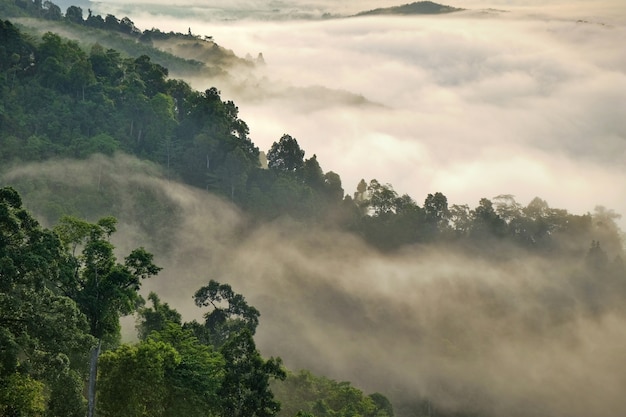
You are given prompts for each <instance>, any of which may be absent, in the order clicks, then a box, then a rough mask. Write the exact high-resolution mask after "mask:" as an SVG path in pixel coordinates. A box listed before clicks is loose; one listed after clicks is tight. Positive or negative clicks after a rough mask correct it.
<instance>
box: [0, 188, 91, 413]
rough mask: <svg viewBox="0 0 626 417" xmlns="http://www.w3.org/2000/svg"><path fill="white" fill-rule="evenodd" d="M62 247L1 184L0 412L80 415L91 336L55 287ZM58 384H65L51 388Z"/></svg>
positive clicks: (71, 303)
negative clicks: (84, 364)
mask: <svg viewBox="0 0 626 417" xmlns="http://www.w3.org/2000/svg"><path fill="white" fill-rule="evenodd" d="M62 250H63V249H62V246H61V244H60V242H59V239H58V238H57V237H56V235H55V234H54V233H52V232H51V231H49V230H45V229H42V228H41V227H40V226H39V224H38V222H37V221H36V220H35V219H34V218H33V217H31V215H30V214H29V213H28V212H27V211H26V210H25V209H24V208H23V207H22V201H21V198H20V196H19V194H18V193H17V192H16V191H15V190H14V189H12V188H8V187H6V188H2V189H0V415H3V416H14V415H15V416H20V415H39V413H40V412H41V411H43V410H44V409H45V410H46V411H47V413H48V415H50V416H55V417H56V416H61V415H65V416H71V417H73V416H76V415H84V409H83V407H84V404H83V400H82V396H81V395H80V394H81V390H82V387H81V386H80V385H77V384H74V383H72V381H76V379H77V378H78V376H79V375H78V372H80V370H81V367H80V366H78V367H77V364H76V363H73V362H72V361H71V360H70V358H74V359H75V358H79V357H80V356H81V355H83V354H85V355H86V353H87V351H88V349H89V346H90V345H92V342H93V339H92V338H91V337H90V336H89V335H88V333H87V329H88V327H87V321H86V319H85V316H84V315H83V314H82V313H81V312H80V311H79V310H78V308H77V306H76V304H75V303H74V302H73V301H72V300H71V299H69V298H67V297H65V296H63V295H62V294H59V293H58V291H57V285H58V284H59V283H58V276H59V275H60V273H61V271H60V269H59V266H60V265H61V264H62V263H63V253H62ZM58 384H64V389H63V390H59V389H56V388H57V386H58Z"/></svg>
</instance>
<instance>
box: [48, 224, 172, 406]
mask: <svg viewBox="0 0 626 417" xmlns="http://www.w3.org/2000/svg"><path fill="white" fill-rule="evenodd" d="M116 223H117V220H116V219H115V218H113V217H105V218H102V219H100V220H99V221H98V222H97V223H95V224H91V223H88V222H85V221H83V220H79V219H76V218H73V217H63V218H62V219H61V221H60V222H59V225H58V226H57V227H56V228H55V231H56V233H57V234H58V236H59V237H60V238H61V241H62V242H63V244H64V245H65V247H66V249H67V250H68V257H67V261H66V264H67V268H66V271H65V274H64V276H63V278H62V289H63V291H64V292H65V293H66V294H68V295H69V296H70V297H71V298H72V299H74V300H76V302H77V304H78V306H79V307H80V309H81V311H82V312H83V313H84V314H85V315H86V316H87V319H88V320H89V325H90V333H91V334H92V335H93V336H94V337H95V338H96V339H98V345H97V346H96V348H94V349H93V352H92V356H91V366H90V384H89V398H88V400H89V414H88V416H89V417H91V416H93V413H94V410H95V383H96V372H97V361H98V356H99V354H100V346H101V341H102V340H103V339H109V340H110V339H111V338H115V337H116V336H117V334H118V333H119V318H120V316H121V315H127V314H130V313H132V312H133V311H135V309H136V308H137V307H138V306H139V301H140V300H141V297H140V296H139V293H138V291H139V288H140V287H141V281H142V280H143V279H146V278H148V277H150V276H153V275H156V274H157V273H158V272H159V270H160V269H161V268H159V267H158V266H156V265H154V263H153V262H152V258H153V256H152V254H151V253H149V252H147V251H146V250H145V249H143V248H138V249H134V250H133V251H132V252H131V253H130V254H129V255H128V256H126V258H125V259H124V263H123V264H121V263H118V262H117V259H116V257H115V255H114V253H113V250H114V246H113V245H112V244H111V242H110V241H109V238H110V236H111V235H112V234H113V233H114V232H115V231H116ZM79 247H82V250H81V252H80V254H76V250H77V249H78V248H79Z"/></svg>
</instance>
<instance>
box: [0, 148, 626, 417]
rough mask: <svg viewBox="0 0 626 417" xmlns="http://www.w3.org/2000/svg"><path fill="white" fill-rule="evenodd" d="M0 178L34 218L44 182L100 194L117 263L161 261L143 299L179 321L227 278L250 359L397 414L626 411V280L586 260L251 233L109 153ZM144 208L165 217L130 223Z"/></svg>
mask: <svg viewBox="0 0 626 417" xmlns="http://www.w3.org/2000/svg"><path fill="white" fill-rule="evenodd" d="M2 182H3V183H8V184H18V185H19V184H21V186H20V187H21V188H24V189H25V190H26V191H25V192H24V200H25V203H26V206H27V207H28V208H29V209H31V210H33V211H34V212H35V214H36V215H37V213H38V210H41V209H42V208H43V207H44V206H45V205H46V204H48V203H49V201H48V198H46V197H45V195H44V196H43V197H42V195H41V194H40V193H41V192H42V191H44V190H45V189H46V188H45V187H44V186H43V184H44V183H46V182H49V183H50V184H53V185H54V187H55V188H54V189H55V190H57V191H56V192H59V191H58V190H63V191H62V193H66V195H65V194H62V195H61V198H63V199H66V200H67V199H71V198H75V196H81V195H84V196H85V198H89V199H97V195H98V194H100V193H105V194H106V195H107V196H108V197H107V198H109V199H110V201H109V203H110V205H111V207H115V208H116V211H115V212H114V213H113V214H115V215H117V216H118V217H119V227H118V232H117V233H116V234H115V235H114V236H113V243H114V244H115V245H116V246H117V248H118V252H119V254H120V256H123V255H124V254H126V253H128V251H129V250H130V249H131V248H133V247H137V246H144V247H146V248H147V249H148V250H150V251H152V252H154V254H155V262H156V263H157V264H158V265H159V266H161V267H163V268H164V270H163V271H162V272H161V273H160V274H159V275H158V276H157V277H154V278H151V279H150V280H148V281H146V282H145V283H144V288H143V289H142V292H143V293H144V295H147V293H148V292H149V291H156V292H157V293H158V294H159V295H160V297H161V298H162V300H163V301H165V302H168V303H170V305H171V306H172V307H174V308H176V309H177V310H179V311H180V312H181V313H182V314H183V316H184V318H185V319H186V320H191V319H194V318H200V317H201V315H202V314H203V311H202V310H200V309H198V308H197V307H195V306H194V305H193V302H192V295H193V293H194V292H195V291H196V290H197V289H198V288H199V287H200V286H202V285H205V284H206V283H207V282H208V281H209V279H216V280H218V281H220V282H224V283H229V284H230V285H232V287H233V289H234V290H235V291H236V292H239V293H241V294H243V295H244V296H245V297H246V299H247V300H248V302H249V303H250V304H251V305H254V306H255V307H257V308H258V309H259V310H260V312H261V321H260V326H259V329H258V332H257V335H256V340H257V344H258V347H259V348H260V350H261V352H262V354H263V355H265V356H270V355H273V356H280V357H281V358H282V359H283V360H284V362H285V365H286V366H287V367H288V368H289V369H292V370H298V369H302V368H306V369H310V370H312V371H313V372H315V373H318V374H322V375H325V376H327V377H330V378H333V379H337V380H348V381H351V382H353V383H354V384H355V385H356V386H358V387H360V388H362V389H364V390H365V391H366V392H374V391H379V392H382V393H384V394H385V395H387V396H389V397H390V398H391V399H392V400H393V401H394V404H395V405H396V408H397V415H398V416H400V417H403V416H408V415H411V414H407V413H406V410H404V414H403V404H406V402H410V401H414V400H416V399H421V398H429V399H430V401H432V404H434V405H436V406H437V407H439V408H445V409H449V410H465V411H467V410H471V411H479V412H483V413H487V414H486V415H494V416H499V415H506V416H513V417H515V416H538V415H540V416H549V417H550V416H554V417H559V416H564V415H567V416H571V417H578V416H580V417H583V416H589V415H593V416H597V417H603V416H607V417H608V416H615V415H617V414H619V412H620V410H623V409H624V408H625V407H626V400H625V399H624V396H623V389H622V388H623V386H624V384H625V383H626V374H624V372H623V369H624V367H625V366H626V363H625V358H624V355H623V351H624V346H625V343H626V333H625V331H624V330H625V328H624V322H625V319H626V311H625V310H624V306H623V296H624V294H625V293H626V282H624V281H623V280H622V281H614V280H611V279H608V278H607V277H605V276H603V275H599V276H594V277H591V278H590V277H589V276H588V275H587V272H586V271H585V269H584V256H574V257H572V258H567V257H566V258H561V259H556V258H552V257H540V256H533V255H529V254H528V253H527V252H520V251H517V250H515V249H513V248H506V247H503V248H501V249H498V250H497V251H495V252H492V253H490V254H489V256H486V257H476V256H470V255H468V254H465V253H463V252H462V251H460V250H455V249H452V248H450V247H437V246H435V245H429V246H422V247H420V246H417V247H409V248H406V249H404V250H402V251H400V252H398V253H395V254H387V255H383V254H380V253H378V252H377V251H375V250H373V249H371V248H369V247H367V246H366V245H365V244H364V243H363V242H362V241H361V240H360V239H358V238H357V237H355V236H352V235H348V234H344V233H340V232H337V231H334V230H320V229H316V228H309V229H308V230H307V229H303V228H302V226H301V225H300V224H296V223H294V222H292V221H290V220H288V219H280V220H277V221H275V222H272V223H270V224H263V225H257V226H254V227H251V224H250V223H249V222H248V219H246V217H245V215H243V214H242V213H240V212H239V211H238V210H237V209H236V208H235V207H233V206H231V205H230V204H229V203H227V202H224V201H222V200H220V199H219V198H216V197H214V196H212V195H210V194H208V193H206V192H204V191H202V190H197V189H191V188H188V187H185V186H183V185H180V184H177V183H174V182H170V181H168V180H166V179H164V178H163V176H161V175H159V173H158V171H155V168H154V167H152V166H150V165H148V164H144V163H140V162H139V161H136V160H134V159H133V158H130V157H123V156H121V155H119V156H117V157H116V158H114V159H107V158H104V157H94V158H91V159H89V160H86V161H60V162H58V161H56V162H55V161H50V162H46V163H41V164H29V165H25V166H21V167H18V168H14V169H13V170H11V171H9V172H8V173H7V174H6V175H4V176H3V178H2ZM95 190H97V191H95ZM94 192H95V194H94ZM72 196H73V197H72ZM147 196H152V197H150V198H154V199H155V201H152V200H150V199H146V198H147ZM146 205H159V206H160V207H162V211H167V210H169V211H171V212H173V213H175V215H173V216H171V217H167V218H166V217H164V215H154V214H153V215H150V216H148V217H149V221H147V222H145V221H144V222H143V226H140V222H138V220H137V218H139V217H145V216H146V212H145V211H142V210H145V206H146ZM101 214H102V213H98V215H101ZM94 216H95V214H91V215H90V217H91V220H95V219H96V218H97V217H94ZM38 217H40V218H41V216H40V215H38ZM88 217H89V216H88ZM163 220H165V222H164V221H163ZM582 244H583V246H584V247H586V245H587V242H582ZM125 323H126V334H128V332H130V331H132V320H131V321H129V320H126V321H125Z"/></svg>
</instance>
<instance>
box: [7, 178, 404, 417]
mask: <svg viewBox="0 0 626 417" xmlns="http://www.w3.org/2000/svg"><path fill="white" fill-rule="evenodd" d="M115 231H116V219H115V218H113V217H105V218H102V219H100V220H99V221H97V222H96V223H89V222H86V221H84V220H81V219H78V218H75V217H64V218H62V219H60V221H59V222H58V224H57V225H56V226H55V227H54V228H53V229H45V228H42V227H41V226H40V225H39V223H38V222H37V220H36V219H34V218H33V217H32V216H31V214H30V213H29V212H28V211H27V210H26V209H24V207H23V206H22V201H21V197H20V195H19V194H18V193H17V192H16V191H15V190H14V189H12V188H10V187H4V188H1V189H0V313H1V314H0V346H1V349H0V415H2V416H6V417H9V416H10V417H21V416H58V417H71V416H76V417H78V416H80V417H83V416H85V415H88V416H94V415H98V416H126V417H133V416H137V417H140V416H153V417H157V416H183V415H185V416H203V417H206V416H216V417H217V416H220V417H221V416H223V417H235V416H250V417H254V416H257V417H271V416H275V415H276V414H277V413H278V412H279V410H280V402H279V401H278V400H277V399H276V398H275V396H274V394H273V392H272V389H271V387H270V381H271V380H273V379H277V380H284V379H285V378H286V377H287V373H286V370H285V368H284V367H283V366H282V362H281V360H280V358H269V359H265V358H263V357H262V356H261V355H260V353H259V351H258V350H257V348H256V345H255V342H254V338H253V336H254V333H255V331H256V327H257V325H258V323H259V316H260V312H259V311H258V310H257V309H256V308H254V307H253V306H251V305H249V304H248V303H247V302H246V299H245V297H244V296H243V295H241V294H238V293H236V292H235V291H233V289H232V288H231V287H230V285H228V284H222V283H219V282H217V281H215V280H212V279H211V280H209V281H208V283H207V285H205V286H203V287H201V288H200V289H198V291H197V292H196V293H195V295H194V302H195V304H196V305H197V306H198V307H200V308H202V309H204V310H205V311H206V312H205V314H204V320H203V321H196V320H193V321H191V322H183V321H182V319H181V315H180V314H179V313H178V312H177V311H176V310H174V309H172V308H170V307H169V305H168V304H167V303H163V302H161V300H160V299H159V297H158V295H157V294H155V293H151V294H150V295H149V296H148V301H149V302H150V305H149V304H148V303H146V301H145V300H144V299H143V298H142V297H141V296H140V295H139V290H140V287H141V284H142V282H143V281H144V280H145V279H149V278H150V277H152V276H154V275H156V274H158V273H159V271H160V269H161V268H159V267H158V266H156V265H155V264H154V262H153V256H152V254H150V253H149V252H147V251H146V250H145V249H143V248H136V249H134V250H132V251H131V252H130V253H129V254H128V255H127V256H126V257H124V259H123V261H120V260H118V259H117V258H116V257H115V255H114V247H113V245H112V244H111V243H110V237H111V235H112V234H113V233H115ZM134 312H136V313H137V314H138V317H139V319H138V322H137V330H138V335H139V342H138V343H135V344H121V343H120V317H121V316H124V315H128V314H131V313H134ZM100 351H103V352H104V353H102V354H100ZM96 375H97V380H96ZM309 377H310V378H313V377H312V376H309ZM319 380H320V381H326V382H325V383H330V384H332V383H334V382H332V381H328V380H325V379H323V378H320V379H319ZM290 386H294V387H295V385H294V384H289V385H283V386H281V389H282V391H283V392H285V393H288V392H290V390H292V389H295V388H292V387H290ZM309 390H310V391H311V393H313V392H314V391H315V390H314V389H313V387H310V388H309ZM346 390H348V391H350V392H351V395H350V397H346V398H341V399H340V400H335V401H334V402H333V405H332V406H326V408H325V410H326V411H325V413H321V412H320V413H316V415H317V416H320V417H324V416H331V415H332V416H344V415H345V416H348V415H350V416H352V415H354V414H347V411H345V410H351V409H353V408H354V407H362V408H363V410H364V411H363V412H362V413H360V415H362V416H371V417H374V416H378V417H384V416H387V417H391V416H392V415H393V413H392V411H391V409H390V408H389V404H388V401H387V400H386V399H385V398H384V396H382V395H380V394H377V395H376V396H375V397H374V398H375V399H376V401H374V399H372V398H370V397H366V396H364V395H363V393H362V392H361V391H359V390H358V389H356V388H354V387H351V386H350V385H349V384H343V385H341V384H340V385H336V386H331V388H330V389H327V391H326V392H325V393H324V394H319V393H318V394H312V395H317V397H318V401H319V402H320V403H323V402H324V401H327V399H328V398H334V396H337V395H340V393H341V392H344V391H346ZM85 391H86V392H88V395H86V397H87V398H85V395H84V394H83V392H85ZM96 393H97V396H96ZM285 395H286V394H285ZM290 404H291V407H292V408H293V407H296V408H299V409H298V410H296V413H297V412H299V411H300V409H302V408H303V407H304V408H305V409H306V407H307V405H306V402H305V401H301V402H299V403H298V402H296V403H295V404H294V402H293V401H291V402H290ZM344 409H345V410H344ZM341 410H344V411H345V413H344V412H342V411H341ZM290 415H292V414H290Z"/></svg>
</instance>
